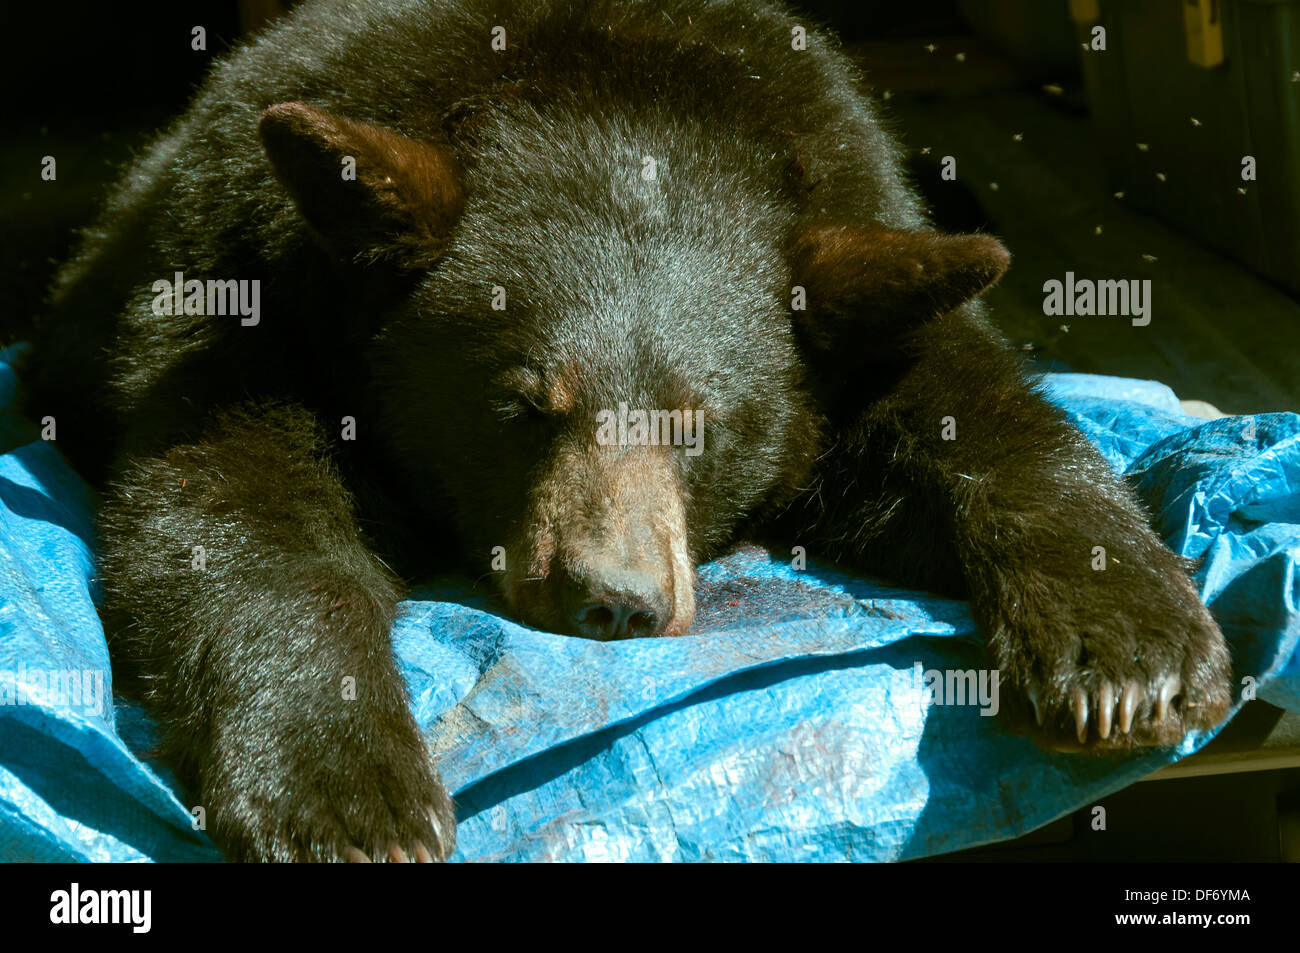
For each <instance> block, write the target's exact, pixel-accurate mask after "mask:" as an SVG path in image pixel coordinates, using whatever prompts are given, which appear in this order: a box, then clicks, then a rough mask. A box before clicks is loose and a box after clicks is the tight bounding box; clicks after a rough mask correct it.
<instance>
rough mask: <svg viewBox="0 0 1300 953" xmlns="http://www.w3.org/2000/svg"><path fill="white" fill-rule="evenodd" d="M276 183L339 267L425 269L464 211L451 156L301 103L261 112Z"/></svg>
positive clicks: (443, 244)
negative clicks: (376, 265) (364, 265)
mask: <svg viewBox="0 0 1300 953" xmlns="http://www.w3.org/2000/svg"><path fill="white" fill-rule="evenodd" d="M258 132H259V133H260V134H261V137H262V144H263V146H264V147H265V148H266V154H267V155H268V156H269V157H270V159H271V165H272V167H273V168H274V170H275V174H276V176H277V178H279V180H280V181H281V182H282V183H284V186H285V188H286V189H288V190H289V194H290V195H291V196H292V197H293V200H294V202H295V203H296V204H297V206H298V209H299V211H300V212H302V215H303V217H304V218H306V219H307V222H308V224H310V225H311V227H312V229H313V230H314V231H315V232H316V234H317V236H318V237H319V238H320V240H321V241H322V243H323V244H324V245H325V247H326V248H327V249H328V250H329V251H330V252H331V253H332V254H334V255H336V256H337V257H339V258H341V259H344V260H349V261H363V262H373V261H388V262H391V263H392V264H395V265H397V266H398V267H401V268H412V269H421V268H428V267H430V266H431V265H432V264H433V262H434V261H436V260H437V259H438V257H439V256H440V255H441V254H442V252H443V248H444V246H445V243H446V239H447V235H448V234H449V233H450V232H451V229H452V226H453V225H455V224H456V220H457V218H459V216H460V212H461V209H462V208H463V206H464V194H463V192H462V190H461V184H460V175H459V171H458V169H457V167H456V161H455V159H454V158H453V157H452V155H451V153H450V152H449V151H448V150H446V149H443V148H441V147H439V146H436V145H433V144H432V143H428V142H421V141H419V140H417V139H411V138H409V137H407V136H403V135H400V134H398V133H395V132H392V131H391V130H388V129H384V128H382V127H381V126H376V125H372V124H370V123H364V122H356V121H354V120H351V119H344V118H342V117H341V116H335V115H332V114H330V113H328V112H325V111H324V110H322V109H317V108H316V107H315V106H308V105H307V104H305V103H281V104H280V105H278V106H272V107H271V108H270V109H268V110H267V111H266V112H264V113H262V118H261V121H260V122H259V124H258Z"/></svg>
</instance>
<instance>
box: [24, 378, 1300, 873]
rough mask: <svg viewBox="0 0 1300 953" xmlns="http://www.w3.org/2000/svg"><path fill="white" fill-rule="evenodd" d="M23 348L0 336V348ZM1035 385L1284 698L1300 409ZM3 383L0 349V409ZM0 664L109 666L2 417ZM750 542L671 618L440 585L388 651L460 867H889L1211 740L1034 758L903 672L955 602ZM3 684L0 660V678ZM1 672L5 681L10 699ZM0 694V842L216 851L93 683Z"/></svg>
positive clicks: (82, 549)
mask: <svg viewBox="0 0 1300 953" xmlns="http://www.w3.org/2000/svg"><path fill="white" fill-rule="evenodd" d="M9 357H12V355H11V354H0V358H9ZM1045 386H1046V389H1047V391H1048V394H1049V396H1050V397H1051V398H1052V399H1053V400H1055V401H1057V402H1058V403H1060V404H1061V405H1062V406H1063V407H1064V408H1065V409H1066V410H1067V411H1068V413H1069V414H1070V415H1071V417H1072V418H1073V420H1074V421H1075V423H1077V424H1078V426H1079V427H1080V428H1081V429H1082V430H1083V431H1084V433H1086V434H1087V436H1088V437H1089V438H1090V439H1091V440H1092V441H1093V442H1094V443H1096V444H1097V445H1098V446H1099V447H1100V448H1101V449H1102V452H1103V453H1104V454H1105V455H1106V457H1107V459H1108V460H1109V461H1110V462H1111V463H1112V464H1113V465H1114V466H1116V467H1117V468H1118V469H1121V470H1123V471H1125V472H1127V473H1128V474H1130V475H1131V476H1132V478H1133V479H1134V481H1135V484H1136V485H1137V487H1138V488H1139V490H1140V492H1141V494H1142V496H1143V498H1144V499H1145V501H1146V502H1147V505H1148V506H1149V507H1150V508H1151V510H1152V512H1153V514H1154V518H1155V521H1156V524H1157V526H1158V527H1159V529H1160V531H1161V532H1162V533H1163V534H1164V536H1165V538H1166V539H1167V540H1168V541H1169V542H1170V544H1171V545H1172V546H1173V547H1174V548H1175V549H1177V550H1180V551H1181V552H1183V553H1185V554H1187V555H1190V556H1195V557H1204V562H1203V564H1202V566H1201V569H1200V571H1199V574H1198V580H1199V582H1200V584H1201V587H1202V591H1203V593H1204V596H1205V598H1206V600H1207V602H1208V603H1209V604H1210V606H1211V607H1212V609H1213V611H1214V613H1215V615H1216V617H1217V618H1218V619H1219V621H1220V623H1221V624H1222V626H1223V628H1224V631H1225V632H1226V633H1227V635H1228V638H1229V639H1230V641H1231V643H1232V647H1233V654H1234V660H1235V666H1236V668H1237V677H1238V679H1240V678H1241V677H1243V676H1245V675H1252V676H1254V677H1256V678H1257V679H1258V684H1259V694H1260V696H1261V697H1262V698H1264V699H1266V700H1269V701H1271V702H1273V703H1274V704H1278V705H1282V706H1286V707H1289V708H1292V709H1296V710H1300V654H1298V653H1297V641H1298V639H1300V626H1298V625H1297V605H1296V600H1297V586H1296V578H1297V557H1298V556H1300V418H1297V417H1296V415H1294V414H1261V415H1258V416H1255V417H1252V418H1241V417H1234V418H1225V419H1222V420H1216V421H1213V422H1208V423H1207V422H1200V421H1197V420H1195V419H1193V418H1188V417H1184V416H1183V415H1182V413H1181V410H1180V408H1179V404H1178V401H1177V399H1176V398H1175V397H1174V395H1173V393H1172V392H1171V391H1169V389H1168V388H1166V387H1164V386H1163V385H1159V384H1153V383H1149V382H1143V381H1131V380H1121V379H1115V378H1100V377H1089V376H1082V375H1053V376H1050V377H1049V378H1046V379H1045ZM13 388H14V380H13V375H12V373H11V372H10V371H9V368H8V364H4V365H0V406H7V405H8V404H9V402H10V400H11V398H12V393H13ZM0 439H3V441H4V442H3V444H2V445H0V449H3V450H7V451H8V452H6V453H4V454H3V455H2V456H0V598H2V599H3V604H2V605H0V673H2V672H5V671H8V672H17V671H18V670H19V669H20V667H22V666H26V668H27V670H29V671H33V670H34V671H48V670H67V669H75V670H79V671H89V672H96V671H97V672H100V673H102V674H103V677H104V688H105V691H106V692H107V691H109V690H110V681H109V678H108V672H109V667H108V656H107V650H106V648H105V644H104V636H103V630H102V628H101V626H100V623H99V620H98V618H97V616H96V613H95V608H94V598H95V591H94V586H93V578H92V577H93V571H92V561H91V555H90V554H91V552H92V551H93V537H92V532H93V529H92V520H91V514H92V512H93V508H94V500H93V498H92V496H91V494H90V493H89V492H88V491H87V490H86V488H85V487H84V486H83V485H82V484H81V483H80V482H79V481H78V480H77V478H76V477H75V476H74V475H73V474H72V473H71V472H70V471H69V469H68V468H67V466H66V464H65V463H63V461H62V459H61V458H60V457H59V455H58V454H57V453H56V452H55V451H54V449H53V447H52V446H51V445H50V444H49V443H46V442H44V441H42V440H41V439H40V438H39V435H38V433H37V431H36V428H35V427H34V426H33V425H32V424H31V423H30V422H26V421H23V420H20V419H17V417H16V416H15V415H14V414H13V413H7V414H4V415H3V416H0ZM787 550H788V547H786V548H783V549H779V550H769V549H765V548H762V547H758V546H754V545H746V546H742V547H739V548H738V549H737V550H735V551H734V552H733V553H732V554H730V555H729V556H727V557H726V558H724V559H720V560H718V561H716V562H714V563H712V564H710V565H707V566H705V567H703V568H702V569H701V571H700V576H699V583H698V591H697V598H698V602H699V615H698V622H697V625H696V627H695V629H694V630H693V631H692V633H691V634H690V635H688V636H685V637H683V638H678V639H658V640H632V641H626V642H617V643H609V644H604V643H595V642H588V641H584V640H580V639H574V638H566V637H563V636H557V635H551V634H547V633H543V632H537V631H534V630H532V629H528V628H526V627H523V626H520V625H517V624H515V623H513V622H511V621H509V620H508V619H506V618H505V617H504V616H503V615H502V614H501V612H500V606H499V604H498V603H496V602H495V601H494V599H493V597H492V596H491V595H489V594H488V593H486V592H485V591H484V590H483V589H481V588H480V589H478V590H474V589H473V588H471V587H470V586H469V584H468V583H467V582H466V581H465V580H461V579H444V580H438V581H436V582H435V584H433V585H431V586H429V587H426V588H423V589H421V590H418V591H417V592H416V593H415V595H416V596H417V597H418V598H415V599H412V600H411V601H408V602H407V603H405V604H404V607H403V612H402V615H401V618H400V619H399V621H398V624H397V626H396V629H395V631H394V646H395V649H396V652H397V655H398V658H399V661H400V664H401V668H402V671H403V673H404V675H405V677H406V679H407V682H408V685H409V687H410V691H411V698H412V705H413V707H414V710H415V712H416V715H417V718H418V720H419V723H420V724H421V725H422V726H423V727H424V729H425V731H426V732H427V735H428V739H429V742H430V744H431V746H432V748H433V750H434V752H435V754H436V756H437V758H438V762H439V766H440V770H441V773H442V776H443V778H444V780H445V782H446V784H447V786H448V788H449V789H450V790H451V791H453V792H454V794H455V796H456V801H457V807H458V815H459V819H460V824H459V833H458V837H459V841H458V849H457V853H456V858H457V859H460V860H646V861H649V860H893V859H901V858H913V857H923V856H927V855H931V854H937V853H941V852H945V851H952V850H957V849H960V848H964V847H971V846H974V845H977V844H981V843H986V842H989V841H995V840H1000V839H1004V838H1010V837H1015V836H1017V835H1019V834H1023V833H1025V832H1027V831H1029V830H1031V829H1033V828H1035V827H1037V826H1039V825H1041V824H1043V823H1045V822H1047V821H1049V820H1051V819H1053V818H1055V817H1058V816H1060V815H1061V814H1063V813H1065V812H1068V811H1071V810H1074V809H1076V808H1078V807H1079V806H1081V805H1084V804H1088V803H1093V802H1095V801H1096V800H1097V799H1098V798H1100V797H1102V796H1104V795H1106V794H1108V793H1110V792H1112V791H1114V790H1117V789H1119V788H1121V787H1123V786H1125V785H1127V784H1129V783H1131V782H1133V781H1135V780H1137V779H1138V778H1141V777H1143V776H1145V775H1147V774H1149V773H1150V772H1151V771H1153V770H1155V769H1156V768H1158V767H1160V766H1161V765H1162V764H1166V763H1168V762H1170V761H1173V760H1175V759H1176V758H1178V757H1181V756H1183V755H1186V754H1188V753H1190V752H1191V751H1193V750H1195V749H1196V748H1198V747H1199V746H1201V745H1202V744H1204V743H1205V742H1206V741H1207V740H1208V737H1209V735H1208V734H1200V735H1194V736H1191V737H1189V738H1187V739H1186V740H1185V741H1184V742H1183V744H1182V745H1181V746H1180V747H1179V748H1178V749H1177V750H1175V751H1154V752H1149V753H1146V754H1142V755H1138V756H1132V757H1124V758H1110V759H1097V758H1080V757H1072V756H1070V755H1053V754H1048V753H1046V752H1043V751H1041V750H1039V749H1038V747H1037V746H1036V745H1034V744H1033V743H1032V742H1030V741H1029V740H1027V739H1024V738H1020V737H1016V736H1014V735H1011V734H1009V733H1008V732H1007V731H1006V730H1005V729H1004V728H1003V727H1002V726H1001V724H1000V722H999V720H998V719H997V718H993V717H984V716H981V715H980V714H979V710H978V709H977V708H974V707H969V706H953V707H943V706H931V707H928V708H927V707H924V706H923V705H922V703H921V694H920V692H919V691H918V686H917V684H916V681H915V674H914V669H915V666H916V665H917V664H918V663H919V664H920V665H921V667H922V668H923V669H944V670H946V669H974V668H979V667H980V665H981V664H982V662H981V653H980V642H979V639H978V637H977V633H976V631H975V627H974V625H973V623H972V621H971V617H970V613H969V611H968V609H967V606H966V604H965V603H963V602H960V601H956V600H952V599H944V598H939V597H936V596H932V595H928V594H924V593H918V592H914V591H909V590H905V589H900V588H895V587H891V586H887V585H884V584H881V583H879V582H876V581H873V580H870V579H863V578H858V577H854V576H851V575H847V574H845V573H842V572H840V571H838V570H837V569H835V568H834V567H831V566H827V565H824V564H821V563H818V562H817V561H816V560H815V559H809V560H808V565H807V569H806V570H805V571H795V570H794V569H792V568H791V566H790V561H791V556H790V553H789V552H788V551H787ZM0 678H3V675H0ZM2 691H3V689H0V692H2ZM9 701H10V702H11V703H9V704H5V705H2V706H0V856H2V857H3V858H5V859H10V860H19V859H21V860H28V859H39V860H55V859H86V860H145V859H152V860H160V861H162V860H210V859H216V858H217V857H218V854H217V853H216V851H215V850H214V849H213V847H212V845H211V843H210V842H209V841H207V839H206V837H205V835H203V834H202V833H201V832H197V831H195V830H194V827H193V824H192V823H191V815H190V813H189V810H188V808H187V807H186V806H185V805H186V804H187V803H188V802H186V801H185V800H184V794H183V793H182V792H181V791H179V789H178V788H177V787H176V786H175V784H174V782H173V781H172V779H171V777H170V775H169V774H168V773H167V771H166V769H165V768H164V767H163V766H161V765H160V764H158V763H157V762H156V761H154V760H151V759H150V757H149V754H148V752H149V749H150V747H151V745H152V744H153V742H154V739H155V732H156V727H155V725H154V724H153V722H152V721H151V720H150V718H149V716H148V715H147V714H145V713H144V712H143V711H142V710H141V709H140V708H139V707H138V706H136V705H134V704H131V703H129V702H125V701H123V700H121V699H117V698H113V699H112V701H111V703H110V702H109V700H108V698H107V697H105V698H102V699H101V701H102V702H103V703H102V704H101V705H99V706H98V710H95V706H94V704H93V700H91V701H88V700H87V699H86V698H83V699H82V705H81V706H80V707H74V706H70V705H67V704H24V705H17V704H12V701H13V698H12V696H10V698H9Z"/></svg>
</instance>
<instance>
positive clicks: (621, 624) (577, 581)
mask: <svg viewBox="0 0 1300 953" xmlns="http://www.w3.org/2000/svg"><path fill="white" fill-rule="evenodd" d="M568 588H569V593H568V600H567V601H568V604H569V605H570V606H572V607H574V608H573V611H572V613H571V616H570V619H571V622H572V625H573V628H574V632H575V634H577V635H580V636H583V637H584V638H588V639H600V640H609V639H641V638H651V637H653V636H656V635H659V634H660V633H661V632H663V630H664V628H665V626H666V625H667V623H668V617H669V615H670V612H671V601H670V600H669V598H668V594H667V593H666V592H665V591H664V587H663V586H661V585H659V584H658V583H657V582H656V581H655V579H654V577H653V576H652V575H651V574H650V573H647V572H643V571H640V570H630V569H623V570H604V571H601V570H599V569H598V570H594V571H592V572H590V573H584V574H582V575H581V576H579V577H574V576H570V578H569V587H568Z"/></svg>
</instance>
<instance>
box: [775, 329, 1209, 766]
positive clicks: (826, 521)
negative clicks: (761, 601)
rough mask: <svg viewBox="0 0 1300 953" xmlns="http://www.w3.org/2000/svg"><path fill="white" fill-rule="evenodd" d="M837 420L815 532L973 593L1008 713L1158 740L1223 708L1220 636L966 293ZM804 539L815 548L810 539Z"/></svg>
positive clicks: (866, 558) (874, 559)
mask: <svg viewBox="0 0 1300 953" xmlns="http://www.w3.org/2000/svg"><path fill="white" fill-rule="evenodd" d="M909 358H911V359H912V360H911V362H910V363H908V364H906V365H905V367H906V369H905V370H904V371H902V372H901V374H900V379H899V380H898V382H897V384H896V385H894V386H892V387H891V388H890V390H889V392H888V393H887V394H886V395H885V396H884V397H882V398H881V399H879V400H876V401H874V402H872V403H871V404H870V405H869V406H867V407H866V408H865V410H863V409H861V408H859V409H858V410H856V411H854V412H853V413H852V415H851V416H846V417H844V418H843V420H842V421H841V423H840V424H839V425H838V426H835V427H833V433H834V437H833V439H834V440H835V444H834V446H833V448H832V449H831V451H830V452H829V453H828V454H827V455H826V456H825V457H824V458H823V461H822V465H821V469H820V472H819V475H818V487H817V488H816V491H815V492H814V493H813V494H810V499H812V498H815V499H816V500H818V501H819V505H818V506H817V507H816V508H814V507H813V506H811V505H807V506H804V507H803V508H801V512H802V514H803V522H804V526H805V527H807V526H812V527H813V532H814V535H813V536H812V542H813V545H817V544H818V543H823V544H824V545H825V547H826V548H828V549H829V550H830V555H832V556H833V557H835V558H840V559H844V560H847V561H850V562H856V563H857V564H859V565H861V566H863V567H864V568H868V569H871V570H873V571H875V572H878V573H881V574H883V575H885V576H887V577H892V578H895V579H899V580H900V581H904V582H908V583H912V584H918V585H925V586H930V587H934V588H939V589H946V590H948V591H958V592H962V593H964V594H966V595H968V596H969V597H970V599H971V605H972V610H973V613H974V615H975V619H976V621H977V622H978V624H979V625H980V626H981V628H982V629H983V631H984V632H985V633H986V635H987V639H988V648H989V652H990V655H991V661H992V664H993V665H994V666H995V667H996V668H997V670H998V672H999V675H1000V684H1001V686H1002V687H1003V688H1005V689H1010V690H1011V692H1012V693H1013V697H1011V698H1007V697H1005V696H1004V698H1003V702H1002V708H1003V710H1004V711H1005V712H1007V713H1008V714H1009V715H1010V716H1011V717H1012V720H1013V721H1016V722H1018V723H1020V724H1024V725H1025V726H1026V727H1028V728H1030V729H1031V730H1032V729H1035V728H1036V729H1037V733H1038V734H1039V736H1040V737H1041V738H1042V740H1043V741H1044V742H1045V743H1047V744H1048V745H1049V746H1051V747H1055V748H1061V749H1067V750H1068V749H1077V748H1079V747H1088V748H1094V749H1115V748H1128V747H1131V746H1134V745H1165V744H1173V743H1176V742H1177V741H1178V740H1180V739H1181V738H1182V737H1183V735H1184V734H1185V733H1186V732H1187V731H1188V730H1190V729H1204V728H1209V727H1212V726H1213V725H1215V724H1217V723H1218V722H1219V721H1220V720H1221V719H1222V718H1223V716H1224V715H1225V714H1226V712H1227V709H1228V706H1229V702H1230V699H1231V694H1230V666H1229V657H1228V651H1227V647H1226V645H1225V643H1224V639H1223V635H1222V633H1221V632H1220V631H1219V628H1218V626H1217V625H1216V624H1215V622H1214V620H1213V618H1211V616H1210V614H1209V612H1208V611H1207V610H1206V608H1205V607H1204V605H1203V604H1202V603H1201V601H1200V599H1199V598H1198V596H1197V592H1196V589H1195V587H1194V586H1193V584H1192V582H1191V580H1190V579H1189V578H1188V574H1187V569H1188V567H1187V565H1186V561H1185V560H1182V559H1181V558H1179V557H1177V556H1175V555H1174V554H1173V553H1172V552H1170V551H1169V550H1168V549H1167V548H1166V547H1165V546H1164V545H1163V544H1162V543H1161V541H1160V539H1159V538H1158V537H1157V536H1156V534H1155V533H1154V532H1153V531H1152V529H1151V528H1150V526H1149V524H1148V522H1147V520H1146V518H1145V516H1144V515H1143V513H1142V510H1141V508H1140V506H1139V505H1138V503H1137V501H1136V499H1135V498H1134V497H1133V495H1132V493H1131V492H1130V491H1129V490H1128V488H1127V487H1126V486H1124V485H1123V484H1121V483H1120V481H1119V480H1118V479H1117V478H1116V476H1115V474H1114V473H1113V471H1112V470H1111V469H1110V467H1109V466H1108V465H1107V463H1106V462H1105V460H1104V459H1103V458H1102V457H1101V456H1100V454H1098V453H1097V452H1096V450H1095V449H1094V448H1093V447H1092V446H1091V445H1090V444H1088V443H1087V441H1086V440H1085V439H1084V438H1083V436H1082V435H1081V434H1080V433H1079V432H1078V431H1077V430H1076V429H1075V428H1073V427H1072V426H1070V425H1069V424H1068V422H1067V421H1066V420H1065V418H1064V416H1063V414H1062V413H1061V412H1060V411H1058V410H1057V409H1056V408H1054V407H1052V406H1051V405H1050V404H1049V403H1047V402H1046V401H1045V400H1044V399H1043V398H1042V397H1040V396H1039V395H1038V394H1037V393H1035V392H1034V391H1033V389H1032V387H1031V385H1030V384H1029V383H1028V382H1027V380H1026V378H1025V376H1024V374H1023V372H1022V370H1021V368H1020V365H1019V362H1018V360H1017V359H1016V358H1015V356H1014V355H1012V354H1011V353H1009V352H1008V351H1007V350H1006V348H1005V347H1004V346H1003V345H1002V344H1001V343H1000V342H999V341H998V340H997V339H996V337H995V336H994V334H993V333H992V331H991V330H990V329H989V328H988V327H987V325H985V324H984V322H983V321H982V320H981V319H980V318H978V317H976V316H975V315H974V314H973V313H971V312H969V311H968V310H967V309H965V308H961V309H958V310H957V311H954V312H952V313H950V314H948V315H946V316H945V317H943V318H940V319H938V320H935V321H933V322H931V323H929V324H928V325H926V326H925V327H923V328H921V329H920V330H919V331H917V332H916V335H915V337H914V338H913V339H912V341H911V347H910V351H909ZM810 551H811V550H810Z"/></svg>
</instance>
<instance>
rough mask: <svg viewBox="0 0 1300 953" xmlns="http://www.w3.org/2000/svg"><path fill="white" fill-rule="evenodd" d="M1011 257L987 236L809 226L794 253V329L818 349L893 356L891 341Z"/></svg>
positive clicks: (964, 297)
mask: <svg viewBox="0 0 1300 953" xmlns="http://www.w3.org/2000/svg"><path fill="white" fill-rule="evenodd" d="M1010 262H1011V255H1010V253H1009V252H1008V251H1007V250H1006V249H1005V248H1003V247H1002V245H1001V243H1000V242H998V240H997V239H996V238H993V237H991V236H988V235H945V234H942V233H939V232H904V231H894V230H891V229H886V228H881V227H878V226H855V225H823V226H817V227H814V228H810V229H808V230H806V231H805V232H804V233H803V234H802V235H800V236H799V238H798V239H797V241H796V242H795V245H794V249H793V252H792V254H791V265H792V268H793V273H794V279H795V284H796V285H801V286H802V287H803V288H804V290H805V296H806V300H805V309H804V310H802V311H798V310H797V311H795V313H794V314H795V321H796V327H798V329H799V330H800V331H801V332H802V334H803V337H804V340H805V341H806V342H807V344H808V345H809V346H810V347H812V348H814V349H816V350H819V351H825V352H829V353H839V354H844V353H846V349H851V351H849V353H855V354H859V355H861V354H864V353H865V354H866V355H868V356H869V355H870V354H872V353H878V354H881V356H882V357H889V356H893V354H896V353H897V351H896V349H895V348H893V347H891V345H896V344H897V343H898V342H899V341H900V340H901V338H902V336H903V335H904V334H906V332H908V331H910V330H913V329H914V328H916V327H919V326H920V325H921V324H923V323H924V322H926V321H928V320H930V319H931V318H935V317H939V316H940V315H943V314H947V313H948V312H949V311H951V310H952V309H954V308H956V307H957V306H958V305H961V304H963V303H964V302H966V301H969V300H970V299H971V298H974V297H975V296H976V295H978V294H980V292H982V291H984V290H985V289H987V288H988V287H989V286H991V285H992V284H993V283H994V282H996V281H997V280H998V279H999V278H1001V277H1002V274H1003V272H1005V271H1006V270H1007V265H1008V264H1010ZM882 351H883V353H882Z"/></svg>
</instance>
